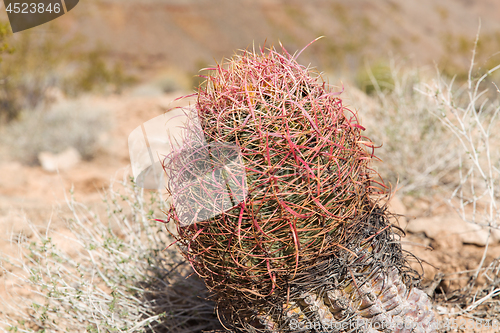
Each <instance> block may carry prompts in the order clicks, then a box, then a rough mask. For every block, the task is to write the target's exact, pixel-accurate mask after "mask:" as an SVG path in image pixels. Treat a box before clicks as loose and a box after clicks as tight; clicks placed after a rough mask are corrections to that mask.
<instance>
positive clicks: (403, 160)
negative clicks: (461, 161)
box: [351, 60, 458, 195]
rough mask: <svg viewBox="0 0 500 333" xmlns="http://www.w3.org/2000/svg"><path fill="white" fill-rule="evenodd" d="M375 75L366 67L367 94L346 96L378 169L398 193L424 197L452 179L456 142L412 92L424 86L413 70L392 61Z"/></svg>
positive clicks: (423, 99)
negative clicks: (360, 115)
mask: <svg viewBox="0 0 500 333" xmlns="http://www.w3.org/2000/svg"><path fill="white" fill-rule="evenodd" d="M384 68H385V69H383V68H382V69H383V70H382V69H380V73H378V72H377V73H378V74H376V73H375V72H373V71H371V69H370V67H367V70H366V73H365V74H366V75H367V76H368V78H369V79H370V82H371V83H370V87H372V88H370V89H371V90H370V91H371V92H372V93H371V95H370V96H364V98H352V101H351V103H352V105H353V107H355V108H359V109H361V110H364V111H365V112H364V114H363V121H364V123H365V124H366V127H367V134H366V135H367V136H368V137H370V138H371V139H372V140H373V141H374V142H375V144H377V145H381V146H382V147H381V148H380V149H378V156H379V157H380V159H381V160H382V161H383V163H376V165H377V167H378V171H379V172H380V174H381V175H382V178H384V179H385V180H386V181H387V182H388V183H390V184H392V186H393V188H395V187H396V184H397V187H398V188H399V193H401V194H405V193H406V194H408V193H411V194H414V195H429V194H430V193H431V192H432V191H433V190H435V189H437V188H438V187H442V186H443V185H449V184H450V183H453V182H454V181H456V178H455V177H454V176H453V172H456V171H457V170H458V163H457V161H456V160H457V156H456V154H455V152H454V149H455V148H456V146H457V142H456V140H455V139H454V138H453V136H452V135H450V133H448V131H447V130H446V128H445V126H444V125H443V124H441V123H440V122H439V121H437V120H436V118H435V117H434V116H433V115H432V114H431V113H429V111H428V109H429V107H430V106H429V101H428V99H427V98H426V97H425V96H422V95H421V94H419V93H417V92H416V91H415V88H417V87H419V86H420V85H421V84H422V83H424V82H426V76H425V75H424V73H422V72H421V71H420V70H418V69H411V68H404V67H403V65H402V64H400V63H398V62H397V61H395V60H392V61H391V62H390V64H389V66H388V67H384Z"/></svg>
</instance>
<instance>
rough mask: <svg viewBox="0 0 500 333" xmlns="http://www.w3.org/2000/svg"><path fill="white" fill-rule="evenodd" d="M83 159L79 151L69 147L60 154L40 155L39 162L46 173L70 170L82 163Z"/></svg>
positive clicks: (47, 153)
mask: <svg viewBox="0 0 500 333" xmlns="http://www.w3.org/2000/svg"><path fill="white" fill-rule="evenodd" d="M81 159H82V157H81V156H80V153H79V152H78V150H76V149H75V148H73V147H68V148H67V149H66V150H64V151H62V152H61V153H59V154H53V153H51V152H47V151H43V152H41V153H39V154H38V160H39V161H40V164H41V165H42V168H43V169H44V170H46V171H50V172H55V171H57V170H68V169H71V168H72V167H74V166H75V165H77V164H78V163H80V161H81Z"/></svg>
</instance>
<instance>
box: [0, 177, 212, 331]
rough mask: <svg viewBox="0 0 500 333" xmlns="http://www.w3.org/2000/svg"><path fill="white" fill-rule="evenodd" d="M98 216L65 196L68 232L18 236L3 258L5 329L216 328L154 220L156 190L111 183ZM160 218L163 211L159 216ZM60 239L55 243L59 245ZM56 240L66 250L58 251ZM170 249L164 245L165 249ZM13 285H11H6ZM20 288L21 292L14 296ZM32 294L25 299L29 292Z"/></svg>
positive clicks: (0, 319) (201, 290)
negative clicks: (13, 251) (11, 253)
mask: <svg viewBox="0 0 500 333" xmlns="http://www.w3.org/2000/svg"><path fill="white" fill-rule="evenodd" d="M104 203H105V204H106V206H107V209H106V212H107V214H104V215H103V216H101V215H98V214H96V213H94V211H92V210H90V209H89V208H87V207H85V206H84V205H82V204H80V203H78V202H76V201H75V200H74V199H73V198H72V197H71V198H69V199H68V207H69V209H70V211H71V214H72V216H71V217H70V218H69V219H68V220H67V223H68V228H69V230H70V231H71V233H70V235H69V236H68V233H67V232H66V233H63V234H60V233H59V232H58V231H57V230H51V229H50V228H49V227H48V228H47V229H46V230H43V231H40V230H39V228H37V226H36V225H34V224H32V223H30V222H29V221H27V222H28V223H30V226H31V227H32V229H33V232H34V239H31V240H28V239H26V238H23V237H21V238H19V242H18V247H19V256H18V257H9V258H7V257H4V256H2V257H1V258H0V272H1V274H0V276H2V278H5V279H6V281H7V282H5V283H7V284H8V286H7V290H10V295H9V297H8V299H2V300H1V302H2V303H3V304H2V305H3V306H4V307H5V308H6V311H4V312H1V313H0V324H1V325H2V327H0V330H1V331H4V332H179V333H182V332H185V333H191V332H201V331H202V330H209V329H217V328H219V327H220V326H219V324H218V321H217V318H216V316H215V313H214V305H213V304H212V303H211V302H209V301H207V300H206V299H205V297H207V296H208V292H207V290H206V288H205V287H204V285H203V283H202V282H201V281H200V280H199V279H198V278H197V277H196V276H191V277H188V276H189V275H190V274H191V273H192V271H191V270H190V268H189V265H188V264H187V263H186V261H185V260H184V259H183V258H182V257H181V256H180V255H179V254H178V252H177V250H175V249H174V248H173V247H168V245H170V244H171V243H172V240H173V239H172V238H171V237H170V236H169V235H168V233H167V232H166V231H165V230H164V229H163V224H162V223H161V222H158V221H157V219H158V218H160V219H161V217H162V215H160V216H158V215H156V214H158V213H160V212H161V210H162V207H163V203H162V200H161V199H160V197H159V194H158V193H145V192H144V190H143V189H141V188H138V187H136V186H135V184H134V183H133V182H131V181H125V180H124V181H123V182H121V183H116V184H114V185H112V186H111V187H110V189H109V191H108V193H107V194H106V196H105V199H104ZM160 214H161V213H160ZM57 240H59V241H57ZM61 240H66V242H68V243H69V244H70V246H69V247H68V246H66V248H62V247H61V245H60V242H61ZM167 247H168V248H167ZM9 281H10V282H9ZM17 290H22V291H23V292H21V293H19V294H17V293H16V291H17ZM26 291H29V294H28V295H27V294H26Z"/></svg>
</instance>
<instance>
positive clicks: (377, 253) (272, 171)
mask: <svg viewBox="0 0 500 333" xmlns="http://www.w3.org/2000/svg"><path fill="white" fill-rule="evenodd" d="M209 70H210V71H211V72H210V74H209V75H208V76H206V81H205V83H204V84H203V85H202V86H200V88H199V91H198V93H197V102H196V104H195V105H194V108H195V110H196V114H197V117H198V119H199V122H200V127H201V131H202V134H203V137H204V140H206V142H207V145H208V146H209V148H207V152H208V153H207V154H208V155H210V154H211V155H214V156H215V157H213V158H212V159H214V160H219V157H218V155H217V153H216V152H214V149H213V148H211V147H214V145H215V146H216V145H232V146H233V147H237V150H239V154H240V155H241V156H240V157H241V163H242V165H243V170H244V173H243V176H244V177H243V179H244V181H241V175H242V173H241V172H240V173H238V174H237V175H236V176H234V175H232V174H231V173H230V172H229V173H227V174H225V175H226V176H224V177H225V178H224V179H225V180H227V179H229V182H228V183H225V184H226V185H222V186H219V187H217V186H212V185H210V186H208V185H207V186H206V187H203V186H201V187H198V188H197V192H196V193H197V194H196V195H197V199H196V200H197V201H196V205H193V206H192V207H191V206H187V207H183V210H184V211H183V212H185V211H186V210H187V211H189V210H193V212H194V211H195V210H196V212H198V211H200V210H205V211H207V209H205V208H206V207H205V206H203V205H204V203H203V197H205V198H214V197H219V196H220V195H221V193H216V194H217V195H213V193H209V192H210V191H221V192H223V191H226V190H228V191H229V189H230V188H232V185H234V184H235V183H237V184H239V185H241V186H245V193H246V196H245V197H244V198H243V199H242V200H239V201H238V200H234V198H235V196H234V195H232V194H231V193H229V196H230V197H231V203H232V205H231V206H230V207H229V206H227V207H226V206H224V210H223V211H220V213H218V214H214V216H210V217H207V218H206V219H205V220H203V221H196V223H192V224H189V225H186V224H183V223H181V222H180V217H179V211H176V207H175V206H172V208H171V209H170V211H169V215H170V217H171V219H172V220H174V221H175V222H176V225H177V227H178V228H177V233H178V236H177V241H178V243H179V244H181V248H182V249H183V254H184V256H185V257H186V258H187V259H188V260H189V262H190V263H191V265H192V267H193V268H194V270H195V272H196V273H197V274H198V275H199V276H200V277H202V278H203V279H204V281H205V283H206V285H207V287H208V289H209V290H210V291H211V292H212V294H213V299H214V300H215V302H216V303H217V309H218V314H219V317H220V318H221V321H222V323H223V324H224V326H225V327H227V329H228V330H231V331H234V332H294V331H297V328H299V329H300V330H301V331H304V332H323V331H330V332H417V331H419V330H421V331H422V332H432V327H431V326H432V324H433V320H434V319H433V315H434V314H433V312H432V309H431V304H430V300H429V299H428V297H427V296H426V295H425V294H424V293H423V292H422V291H420V290H419V289H417V285H418V282H419V276H418V274H416V272H414V271H413V270H411V269H410V268H409V266H408V264H407V263H406V260H405V257H404V255H403V252H402V250H401V246H400V243H399V238H400V232H398V229H397V228H394V227H393V226H392V225H391V224H390V223H389V220H388V215H389V213H388V212H387V211H386V209H385V207H383V206H381V205H380V204H379V203H378V201H377V200H376V196H377V195H379V194H381V193H382V192H383V191H384V185H383V183H382V182H381V181H378V178H377V174H376V173H375V172H374V171H373V170H372V169H371V168H370V161H371V159H373V158H375V156H374V155H373V144H372V143H371V141H370V140H369V139H368V138H366V137H364V136H362V134H361V132H362V130H364V128H363V127H362V126H361V125H360V124H359V121H358V119H357V115H356V113H355V112H353V111H351V110H349V109H348V108H346V107H345V106H344V105H343V104H342V100H341V99H340V97H339V95H340V92H337V91H335V90H333V88H332V87H331V86H329V85H328V84H327V83H326V82H324V81H323V79H322V77H321V75H320V74H318V73H316V72H314V71H313V70H311V69H309V68H306V67H304V66H301V65H299V64H298V63H297V61H296V56H294V55H291V54H289V53H288V52H287V51H286V50H285V49H283V51H282V52H281V53H280V52H277V51H276V50H275V49H273V48H271V49H262V50H261V51H260V53H256V52H250V51H243V52H241V53H240V54H238V55H236V56H234V57H233V58H231V59H228V60H227V61H226V62H225V63H223V64H219V65H217V66H216V67H214V68H211V69H209ZM199 147H200V140H198V139H191V140H190V139H189V137H188V138H186V140H185V142H184V146H183V147H182V149H179V150H174V151H173V153H172V154H171V156H170V157H172V156H174V157H173V158H171V159H172V160H176V161H180V160H183V159H182V158H181V159H179V158H175V156H176V155H177V156H179V155H182V154H186V152H188V153H187V154H188V155H189V154H192V152H193V151H196V150H197V149H198V148H199ZM216 155H217V156H216ZM190 156H191V155H190ZM195 161H198V159H196V160H195ZM186 163H187V162H186ZM171 165H172V164H170V165H169V164H168V163H167V162H166V163H165V165H164V168H165V170H166V171H167V173H169V171H170V174H172V167H171ZM196 165H197V163H192V164H189V165H187V166H186V167H184V168H183V170H184V171H185V170H188V171H189V170H191V169H196ZM169 168H170V169H169ZM204 168H206V166H204ZM206 169H207V170H212V169H210V168H206ZM216 174H217V171H216V170H215V169H213V171H210V172H208V175H209V178H210V177H215V175H216ZM193 178H196V175H194V176H193ZM218 179H219V180H220V177H219V178H218ZM212 180H214V181H213V182H211V183H210V184H213V183H214V182H216V181H217V179H215V178H214V179H212ZM207 184H208V183H207ZM182 191H183V192H182ZM182 191H181V192H182V193H181V194H179V195H180V196H186V195H188V196H189V195H194V194H192V193H193V191H192V190H191V189H190V188H189V187H183V188H182ZM190 191H191V192H190ZM207 200H211V199H207ZM200 207H201V208H200ZM191 215H193V216H194V215H195V214H194V213H192V214H191ZM405 323H406V326H405V325H404V324H405ZM395 324H403V326H402V327H400V326H401V325H400V326H398V325H395ZM297 325H298V326H297ZM328 325H330V326H328ZM353 325H354V326H353ZM325 327H329V329H325ZM410 327H411V328H410Z"/></svg>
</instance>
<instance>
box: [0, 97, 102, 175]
mask: <svg viewBox="0 0 500 333" xmlns="http://www.w3.org/2000/svg"><path fill="white" fill-rule="evenodd" d="M109 124H110V120H109V118H108V113H107V111H106V110H104V109H100V108H94V107H92V105H91V104H90V103H89V102H88V99H86V98H81V99H78V100H69V101H64V102H62V103H59V104H54V105H52V106H51V107H50V108H49V109H48V110H44V109H43V108H37V109H36V110H33V111H31V112H23V113H22V114H21V115H20V116H19V119H18V120H16V121H13V122H11V123H9V124H8V125H6V126H4V128H3V129H2V131H0V133H1V135H0V143H2V144H3V145H4V146H6V147H8V150H9V152H10V154H11V156H12V157H13V158H15V159H17V160H19V161H21V162H23V163H25V164H28V165H35V164H37V163H38V154H39V153H40V152H42V151H48V152H52V153H60V152H62V151H63V150H64V149H66V148H68V147H73V148H75V149H76V150H78V152H79V153H80V155H81V156H82V157H83V158H84V159H87V160H88V159H91V158H92V157H94V156H95V154H96V153H97V152H98V151H99V149H100V148H101V143H102V140H101V139H100V138H101V136H102V134H103V133H104V132H105V131H106V130H107V129H108V128H109Z"/></svg>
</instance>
